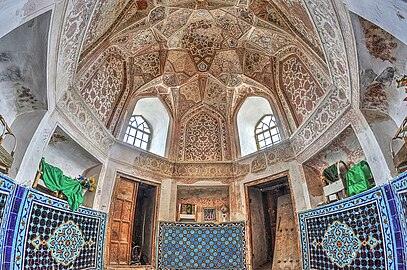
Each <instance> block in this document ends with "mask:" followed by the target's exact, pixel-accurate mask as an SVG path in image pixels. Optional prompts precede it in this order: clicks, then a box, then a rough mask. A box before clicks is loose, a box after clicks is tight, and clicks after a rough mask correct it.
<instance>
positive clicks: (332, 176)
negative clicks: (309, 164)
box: [322, 163, 339, 184]
mask: <svg viewBox="0 0 407 270" xmlns="http://www.w3.org/2000/svg"><path fill="white" fill-rule="evenodd" d="M322 176H325V177H326V178H327V179H328V180H330V181H332V182H336V181H338V180H339V177H338V168H337V166H336V163H335V164H332V165H331V166H329V167H328V168H326V169H325V170H323V171H322ZM327 184H328V183H327Z"/></svg>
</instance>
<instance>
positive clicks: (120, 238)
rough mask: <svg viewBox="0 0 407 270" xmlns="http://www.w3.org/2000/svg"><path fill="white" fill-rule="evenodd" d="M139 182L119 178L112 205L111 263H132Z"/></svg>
mask: <svg viewBox="0 0 407 270" xmlns="http://www.w3.org/2000/svg"><path fill="white" fill-rule="evenodd" d="M138 186H139V183H138V182H134V181H131V180H127V179H125V178H122V177H119V178H118V179H117V183H116V187H115V191H114V196H113V198H112V204H111V207H110V230H109V234H110V241H109V264H110V265H117V264H125V265H129V264H130V259H131V248H132V234H133V221H134V209H135V206H136V201H137V190H138Z"/></svg>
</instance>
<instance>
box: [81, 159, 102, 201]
mask: <svg viewBox="0 0 407 270" xmlns="http://www.w3.org/2000/svg"><path fill="white" fill-rule="evenodd" d="M102 167H103V164H100V165H96V166H94V167H92V168H89V169H87V170H86V171H85V172H84V173H83V176H84V177H86V178H94V179H95V180H96V183H97V184H99V179H100V173H101V171H102ZM95 196H96V191H94V192H89V191H87V192H86V194H85V196H84V197H83V206H86V207H90V208H92V207H93V204H94V201H95Z"/></svg>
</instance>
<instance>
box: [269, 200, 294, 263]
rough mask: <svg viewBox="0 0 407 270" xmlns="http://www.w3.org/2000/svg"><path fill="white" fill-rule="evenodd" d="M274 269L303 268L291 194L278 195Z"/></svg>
mask: <svg viewBox="0 0 407 270" xmlns="http://www.w3.org/2000/svg"><path fill="white" fill-rule="evenodd" d="M276 229H277V230H276V240H275V248H274V256H273V267H272V269H273V270H297V269H301V265H300V253H299V251H298V245H297V241H298V240H297V239H298V237H297V235H298V232H297V230H296V228H295V219H294V209H293V204H292V201H291V195H290V194H288V195H284V196H281V197H278V206H277V227H276Z"/></svg>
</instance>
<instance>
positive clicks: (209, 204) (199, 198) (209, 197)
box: [177, 185, 230, 222]
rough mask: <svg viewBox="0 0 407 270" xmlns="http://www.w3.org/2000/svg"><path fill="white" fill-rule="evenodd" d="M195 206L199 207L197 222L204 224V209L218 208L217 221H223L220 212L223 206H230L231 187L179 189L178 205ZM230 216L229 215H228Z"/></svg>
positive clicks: (179, 187)
mask: <svg viewBox="0 0 407 270" xmlns="http://www.w3.org/2000/svg"><path fill="white" fill-rule="evenodd" d="M180 203H182V204H195V205H197V207H198V210H197V211H198V214H197V221H198V222H203V221H204V218H203V208H216V219H217V221H222V213H221V211H220V209H221V207H222V206H223V205H226V206H227V208H228V210H229V209H230V206H229V186H218V187H216V186H215V187H214V186H181V185H179V186H178V187H177V205H178V204H180ZM228 216H229V215H228Z"/></svg>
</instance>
